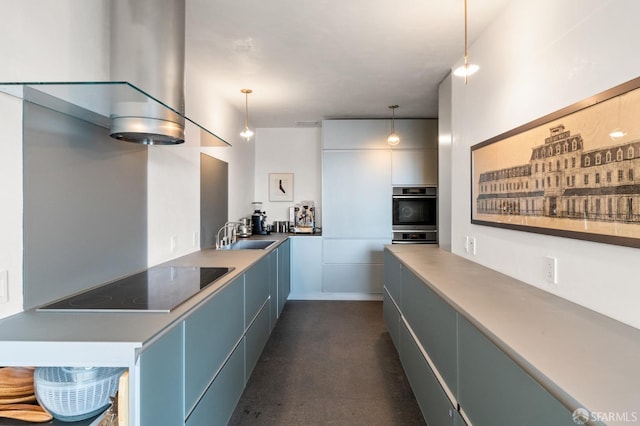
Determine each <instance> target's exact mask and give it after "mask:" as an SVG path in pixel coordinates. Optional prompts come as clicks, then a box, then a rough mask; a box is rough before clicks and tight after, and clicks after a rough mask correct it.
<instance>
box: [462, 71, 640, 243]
mask: <svg viewBox="0 0 640 426" xmlns="http://www.w3.org/2000/svg"><path fill="white" fill-rule="evenodd" d="M639 118H640V78H636V79H633V80H631V81H628V82H626V83H623V84H621V85H619V86H616V87H613V88H611V89H609V90H607V91H604V92H602V93H599V94H597V95H594V96H592V97H590V98H588V99H585V100H583V101H581V102H577V103H575V104H573V105H570V106H568V107H566V108H563V109H561V110H559V111H556V112H554V113H551V114H548V115H546V116H544V117H541V118H539V119H537V120H534V121H532V122H530V123H527V124H525V125H523V126H520V127H518V128H515V129H513V130H510V131H508V132H505V133H503V134H501V135H498V136H496V137H493V138H491V139H489V140H486V141H484V142H481V143H478V144H476V145H473V146H472V147H471V223H473V224H476V225H485V226H493V227H498V228H505V229H512V230H518V231H525V232H533V233H539V234H546V235H554V236H559V237H566V238H574V239H580V240H587V241H596V242H601V243H607V244H616V245H621V246H628V247H639V248H640V119H639Z"/></svg>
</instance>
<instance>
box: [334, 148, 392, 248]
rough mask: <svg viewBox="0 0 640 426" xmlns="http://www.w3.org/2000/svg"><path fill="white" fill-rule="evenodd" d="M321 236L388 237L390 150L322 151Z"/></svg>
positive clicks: (389, 222)
mask: <svg viewBox="0 0 640 426" xmlns="http://www.w3.org/2000/svg"><path fill="white" fill-rule="evenodd" d="M322 194H323V195H322V237H323V238H380V239H388V240H391V152H390V151H386V150H385V151H383V150H352V151H346V150H343V151H324V153H323V156H322Z"/></svg>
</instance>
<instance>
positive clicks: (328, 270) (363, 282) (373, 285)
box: [322, 264, 382, 294]
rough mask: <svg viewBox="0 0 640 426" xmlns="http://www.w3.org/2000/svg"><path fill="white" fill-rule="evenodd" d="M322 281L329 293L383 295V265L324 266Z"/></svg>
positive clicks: (324, 288)
mask: <svg viewBox="0 0 640 426" xmlns="http://www.w3.org/2000/svg"><path fill="white" fill-rule="evenodd" d="M322 281H323V290H324V291H325V292H329V293H368V294H382V265H381V264H380V265H323V267H322Z"/></svg>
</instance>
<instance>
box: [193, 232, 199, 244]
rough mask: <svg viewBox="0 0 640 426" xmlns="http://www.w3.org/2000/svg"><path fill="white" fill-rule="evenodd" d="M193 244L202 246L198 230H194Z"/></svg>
mask: <svg viewBox="0 0 640 426" xmlns="http://www.w3.org/2000/svg"><path fill="white" fill-rule="evenodd" d="M193 246H194V247H199V246H200V237H199V236H198V231H194V232H193Z"/></svg>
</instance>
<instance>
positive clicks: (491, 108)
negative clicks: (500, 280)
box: [451, 0, 640, 328]
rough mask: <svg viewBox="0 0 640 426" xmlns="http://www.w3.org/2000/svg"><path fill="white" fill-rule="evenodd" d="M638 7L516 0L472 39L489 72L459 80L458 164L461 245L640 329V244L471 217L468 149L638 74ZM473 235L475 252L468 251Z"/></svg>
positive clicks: (456, 239)
mask: <svg viewBox="0 0 640 426" xmlns="http://www.w3.org/2000/svg"><path fill="white" fill-rule="evenodd" d="M639 15H640V2H637V1H636V0H615V1H601V0H563V1H557V0H540V1H535V2H532V1H530V0H514V1H512V2H511V3H509V5H508V6H507V8H506V9H505V10H504V11H503V13H502V14H501V16H500V17H499V18H498V19H497V20H495V21H494V22H493V23H492V24H491V25H490V27H488V29H487V30H486V31H485V32H484V33H483V34H482V36H481V37H480V38H479V39H478V40H477V42H476V43H474V44H473V45H472V46H471V49H470V57H471V62H474V63H477V64H478V65H480V67H481V68H480V71H479V72H478V73H477V74H476V75H473V76H472V77H471V78H470V80H469V84H468V85H466V86H465V85H464V82H463V81H462V80H461V79H457V78H456V79H455V80H454V81H453V87H452V105H453V107H452V121H453V149H452V160H453V161H452V169H451V178H452V194H453V197H452V207H453V208H452V210H453V214H452V251H453V252H454V253H456V254H458V255H461V256H468V257H469V258H470V259H471V260H473V261H475V262H478V263H480V264H483V265H486V266H488V267H490V268H493V269H496V270H498V271H501V272H504V273H505V274H507V275H510V276H513V277H516V278H518V279H520V280H522V281H524V282H527V283H529V284H531V285H533V286H536V287H539V288H542V289H544V290H546V291H549V292H552V293H555V294H557V295H559V296H561V297H564V298H566V299H568V300H571V301H574V302H576V303H578V304H581V305H584V306H586V307H589V308H591V309H593V310H596V311H598V312H601V313H603V314H605V315H608V316H611V317H613V318H616V319H618V320H620V321H623V322H626V323H628V324H630V325H632V326H634V327H637V328H638V327H640V310H638V307H637V301H638V300H640V286H638V280H637V279H636V275H637V266H636V265H637V259H638V255H639V254H640V251H638V250H637V249H633V248H627V247H620V246H614V245H606V244H597V243H592V242H585V241H579V240H574V239H566V238H558V237H551V236H544V235H538V234H531V233H525V232H517V231H511V230H503V229H497V228H491V227H486V226H478V225H471V224H470V221H469V211H470V205H469V200H470V181H469V180H470V169H469V155H470V154H469V153H470V151H469V147H470V146H472V145H474V144H476V143H478V142H482V141H483V140H486V139H488V138H491V137H493V136H496V135H498V134H501V133H503V132H505V131H507V130H510V129H513V128H515V127H518V126H520V125H522V124H525V123H527V122H529V121H532V120H534V119H536V118H538V117H541V116H543V115H546V114H549V113H551V112H554V111H556V110H558V109H560V108H562V107H565V106H568V105H570V104H572V103H574V102H577V101H580V100H582V99H585V98H587V97H589V96H592V95H594V94H596V93H599V92H601V91H603V90H606V89H608V88H610V87H613V86H615V85H617V84H620V83H623V82H625V81H628V80H630V79H632V78H635V77H638V74H639V72H640V56H638V55H636V54H634V53H633V52H636V51H637V50H638V43H639V41H640V38H639V37H638V35H637V31H636V28H637V22H636V21H637V19H636V17H637V16H639ZM470 19H472V17H470ZM461 62H462V60H460V63H461ZM465 235H471V236H475V237H476V239H477V251H478V254H477V255H476V256H470V255H467V254H464V249H463V238H464V236H465ZM547 255H550V256H553V257H556V258H557V259H558V282H559V283H558V285H557V286H554V285H551V284H547V283H546V281H545V279H544V276H543V257H544V256H547Z"/></svg>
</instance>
